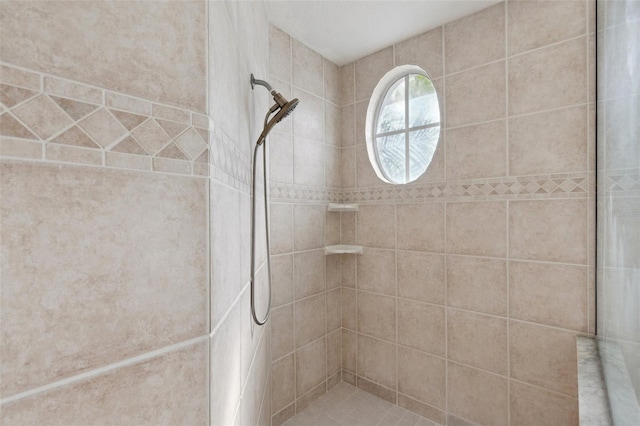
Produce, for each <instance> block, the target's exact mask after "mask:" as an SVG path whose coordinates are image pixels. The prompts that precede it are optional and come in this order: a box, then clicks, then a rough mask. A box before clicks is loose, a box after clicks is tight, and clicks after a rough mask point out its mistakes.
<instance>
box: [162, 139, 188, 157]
mask: <svg viewBox="0 0 640 426" xmlns="http://www.w3.org/2000/svg"><path fill="white" fill-rule="evenodd" d="M156 157H164V158H174V159H176V160H186V159H187V156H186V155H184V152H182V151H181V150H180V148H178V146H177V145H176V144H175V143H173V142H171V143H170V144H169V145H168V146H167V147H166V148H165V149H163V150H162V151H160V152H159V153H158V154H157V155H156Z"/></svg>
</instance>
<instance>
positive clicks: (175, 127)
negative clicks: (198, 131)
mask: <svg viewBox="0 0 640 426" xmlns="http://www.w3.org/2000/svg"><path fill="white" fill-rule="evenodd" d="M156 121H157V122H158V124H159V125H160V127H162V129H163V130H164V131H165V132H167V134H168V135H169V136H171V138H172V139H173V138H175V137H176V136H178V135H179V134H180V133H182V132H184V130H185V129H186V128H187V125H186V124H182V123H176V122H173V121H165V120H158V119H157V118H156Z"/></svg>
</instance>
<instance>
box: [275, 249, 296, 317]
mask: <svg viewBox="0 0 640 426" xmlns="http://www.w3.org/2000/svg"><path fill="white" fill-rule="evenodd" d="M271 283H272V285H273V296H272V300H273V306H280V305H284V304H285V303H289V302H292V301H293V255H291V254H285V255H280V256H271Z"/></svg>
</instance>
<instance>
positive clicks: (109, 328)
mask: <svg viewBox="0 0 640 426" xmlns="http://www.w3.org/2000/svg"><path fill="white" fill-rule="evenodd" d="M1 167H2V173H1V174H0V179H1V182H2V199H3V202H2V205H1V206H2V207H1V210H0V213H1V219H2V224H3V226H2V245H3V248H2V251H3V256H2V270H3V282H2V295H3V297H2V309H1V312H2V314H1V315H2V316H1V319H2V321H1V323H2V341H3V345H2V359H3V365H2V383H3V396H5V397H6V396H9V395H11V394H14V393H16V392H20V391H23V390H26V389H28V388H31V387H35V386H41V385H44V384H46V383H49V382H51V381H55V380H60V379H62V378H65V377H68V376H70V375H73V374H78V373H80V372H83V371H87V370H89V369H91V368H95V367H99V366H102V365H105V364H109V363H112V362H116V361H119V360H121V359H123V358H127V357H131V356H135V355H138V354H140V353H142V352H145V351H148V350H151V349H155V348H158V347H162V346H166V345H168V344H172V343H177V342H180V341H183V340H187V339H190V338H194V337H196V336H199V335H202V334H205V333H206V332H207V322H208V321H207V300H206V299H207V277H206V272H207V255H206V253H207V244H206V234H205V233H204V232H203V230H204V229H206V216H207V215H206V211H207V206H206V193H207V183H206V181H205V180H200V179H193V178H182V177H176V176H163V175H150V174H138V173H129V172H122V171H117V172H115V171H112V170H104V169H93V168H81V167H66V166H50V165H41V164H26V163H10V162H4V163H2V165H1ZM132 200H135V202H132ZM16 212H20V214H17V213H16ZM61 342H62V343H61Z"/></svg>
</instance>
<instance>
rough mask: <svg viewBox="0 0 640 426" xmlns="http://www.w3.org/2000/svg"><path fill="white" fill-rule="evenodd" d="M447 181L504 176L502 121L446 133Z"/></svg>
mask: <svg viewBox="0 0 640 426" xmlns="http://www.w3.org/2000/svg"><path fill="white" fill-rule="evenodd" d="M446 150H447V179H448V180H460V179H479V178H489V177H499V176H505V175H506V174H507V131H506V121H505V120H500V121H493V122H490V123H483V124H477V125H473V126H467V127H461V128H458V129H451V130H447V144H446Z"/></svg>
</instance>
